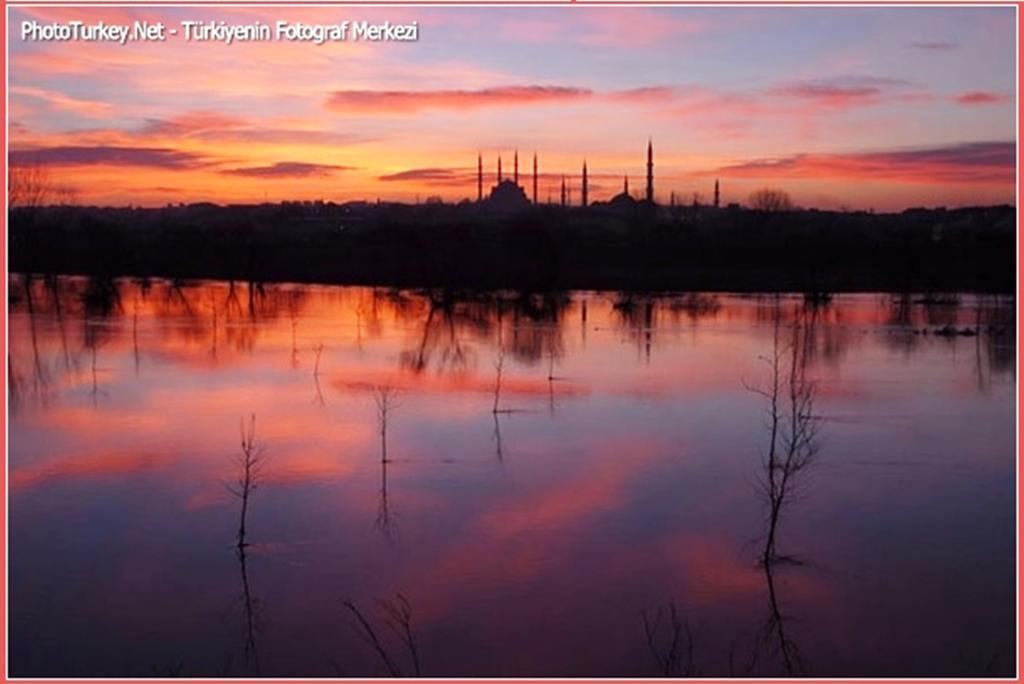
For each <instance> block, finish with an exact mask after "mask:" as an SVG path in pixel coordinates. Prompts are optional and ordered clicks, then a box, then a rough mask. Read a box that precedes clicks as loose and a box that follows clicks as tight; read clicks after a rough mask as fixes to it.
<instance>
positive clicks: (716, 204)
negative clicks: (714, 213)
mask: <svg viewBox="0 0 1024 684" xmlns="http://www.w3.org/2000/svg"><path fill="white" fill-rule="evenodd" d="M717 208H718V179H717V178H716V179H715V209H717Z"/></svg>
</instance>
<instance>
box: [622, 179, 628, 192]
mask: <svg viewBox="0 0 1024 684" xmlns="http://www.w3.org/2000/svg"><path fill="white" fill-rule="evenodd" d="M622 194H623V195H629V174H627V175H625V176H623V177H622Z"/></svg>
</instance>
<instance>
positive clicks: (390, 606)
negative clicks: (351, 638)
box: [342, 594, 421, 677]
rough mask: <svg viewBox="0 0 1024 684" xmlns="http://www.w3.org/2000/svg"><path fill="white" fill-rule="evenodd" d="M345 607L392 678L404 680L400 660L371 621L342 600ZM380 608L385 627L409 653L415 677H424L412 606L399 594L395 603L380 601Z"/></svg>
mask: <svg viewBox="0 0 1024 684" xmlns="http://www.w3.org/2000/svg"><path fill="white" fill-rule="evenodd" d="M342 605H344V606H345V607H346V608H347V609H348V610H349V612H350V613H351V614H352V617H353V618H354V619H355V626H356V631H357V632H359V634H360V635H361V636H362V637H363V639H364V640H365V641H366V643H367V644H368V645H369V646H370V648H372V649H373V651H374V652H375V653H376V654H377V656H378V657H379V658H380V659H381V662H382V663H384V667H385V668H386V669H387V671H388V673H389V674H390V675H391V676H392V677H403V676H404V675H403V674H402V668H401V666H400V665H399V663H398V658H397V657H395V656H394V655H393V654H392V653H391V651H390V650H389V649H388V646H387V644H386V643H385V640H384V638H383V637H382V635H381V634H379V633H378V632H377V630H376V629H375V628H374V626H373V624H372V623H371V622H370V620H369V618H367V617H366V615H364V614H363V612H362V611H361V610H359V607H358V606H356V604H355V603H354V602H352V601H351V600H345V601H342ZM377 606H378V607H379V608H380V609H381V610H382V611H383V612H384V624H385V625H386V626H387V627H388V629H390V630H391V632H392V633H393V634H394V635H395V636H396V637H397V638H398V639H399V640H400V641H401V642H402V644H403V645H404V646H405V648H406V650H407V651H408V652H409V656H410V659H411V661H412V666H413V672H415V676H417V677H419V676H421V671H420V657H419V649H418V648H417V645H416V636H415V632H414V630H413V627H412V606H411V605H410V603H409V600H408V599H407V598H405V596H403V595H402V594H396V597H395V599H394V600H391V599H377Z"/></svg>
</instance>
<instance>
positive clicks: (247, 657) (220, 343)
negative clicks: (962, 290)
mask: <svg viewBox="0 0 1024 684" xmlns="http://www.w3.org/2000/svg"><path fill="white" fill-rule="evenodd" d="M9 293H10V339H11V345H10V350H9V356H8V370H9V377H10V382H9V384H8V392H9V397H10V400H11V403H10V405H11V425H10V494H11V521H10V523H11V553H12V565H11V593H12V597H13V600H12V609H11V610H12V612H11V630H12V641H11V662H12V668H13V672H15V673H17V674H26V675H28V674H36V675H90V674H92V675H96V674H102V675H117V674H121V675H131V674H137V673H139V672H149V671H152V669H153V663H165V662H171V661H173V662H178V661H179V660H180V662H182V663H183V664H184V665H183V666H182V667H180V668H177V667H176V671H177V670H178V669H180V670H181V671H182V672H181V673H182V674H185V675H192V676H198V675H214V676H216V675H219V674H222V673H223V672H225V670H226V669H232V668H230V667H228V668H226V667H225V665H224V654H225V653H227V652H231V653H235V654H237V653H238V652H239V639H238V631H237V629H238V624H239V621H238V616H237V615H232V619H231V620H230V621H228V622H225V621H224V620H219V619H218V617H219V615H220V612H221V611H223V600H224V597H225V596H227V595H229V594H230V595H235V594H237V593H238V592H239V582H240V583H241V595H242V607H243V615H242V620H241V624H242V627H243V629H242V632H243V635H242V636H243V638H242V651H241V652H242V656H243V661H244V665H243V668H244V671H245V673H246V674H251V675H255V674H259V675H263V676H284V675H292V676H306V675H320V676H323V675H332V674H336V673H337V672H341V671H343V672H344V673H345V674H348V675H351V676H365V675H377V674H381V673H382V668H383V671H384V672H387V673H392V670H391V667H389V666H388V665H387V662H386V661H385V659H384V658H383V656H382V655H381V649H382V650H383V651H384V652H386V653H387V654H388V658H389V659H390V662H391V664H392V665H393V666H394V667H395V668H396V669H397V670H400V671H401V672H402V673H404V674H407V675H412V674H418V673H420V670H421V665H422V666H425V669H427V670H429V674H430V675H431V676H449V675H452V676H474V675H476V676H481V675H495V676H539V675H550V676H558V675H576V676H599V675H622V676H646V675H649V674H661V675H669V676H686V675H706V676H722V675H730V674H732V675H743V676H767V675H778V674H787V675H788V674H793V675H851V676H852V675H879V674H882V675H900V674H902V675H917V676H933V675H940V674H944V675H954V674H965V673H970V672H976V671H978V670H980V669H986V671H995V672H997V673H999V674H1006V673H1007V672H1008V671H1009V669H1008V668H1010V667H1011V665H1012V663H1011V661H1012V658H1006V657H996V656H998V654H1008V653H1012V652H1013V644H1014V640H1013V637H1014V629H1013V617H1014V616H1013V610H1012V606H1013V596H1014V565H1013V558H1014V554H1013V551H1014V546H1013V539H1014V535H1013V530H1014V526H1013V524H1014V516H1013V511H1014V508H1013V502H1014V498H1013V497H1014V488H1013V482H1014V479H1013V478H1014V472H1015V471H1014V468H1015V466H1014V413H1013V410H1014V399H1013V397H1014V390H1015V387H1014V385H1015V378H1014V357H1015V348H1014V332H1015V326H1016V322H1015V319H1014V302H1013V301H1012V300H1009V299H1007V298H1002V297H995V296H977V295H964V294H961V295H955V296H954V295H941V296H940V295H935V294H931V295H890V294H865V295H836V296H833V297H831V298H827V297H809V298H807V297H801V296H796V297H792V296H779V295H728V294H714V293H680V294H661V295H653V294H646V293H602V292H571V293H566V292H533V293H520V292H491V293H475V292H469V293H459V292H450V291H442V290H426V291H412V290H394V289H387V288H362V287H359V288H347V287H316V286H301V285H287V284H285V285H269V284H260V283H247V282H191V281H176V282H175V281H165V280H158V279H149V280H110V279H106V280H102V279H82V278H38V277H26V276H14V277H12V279H11V281H10V287H9ZM964 331H969V332H964ZM311 385H312V386H311ZM745 385H746V386H745ZM750 389H755V390H757V391H754V392H752V391H750ZM240 415H243V416H249V418H248V419H247V420H246V422H245V423H244V425H243V429H242V436H241V442H239V438H238V435H237V433H234V431H233V430H231V431H225V430H224V427H225V426H226V425H228V426H230V425H235V424H237V421H238V416H240ZM255 415H258V416H259V435H258V439H257V435H256V425H255V418H254V416H255ZM240 445H241V449H240ZM247 445H248V448H249V450H250V451H252V452H253V453H254V454H260V452H259V449H258V448H259V447H265V448H266V450H267V453H272V454H273V467H272V468H270V469H267V470H266V471H265V472H261V473H260V474H261V476H262V482H261V483H260V484H261V485H263V484H265V485H267V486H266V487H263V486H261V487H260V489H259V494H258V499H256V500H255V504H254V505H253V502H252V501H249V500H248V499H247V498H246V497H239V496H232V492H229V491H227V490H225V488H224V487H223V485H222V484H221V483H222V482H225V481H227V482H232V483H235V484H237V485H238V486H237V487H234V489H235V490H236V491H238V492H244V491H245V486H244V483H245V477H244V471H245V469H244V467H243V468H242V469H241V470H239V465H240V463H239V462H234V461H233V460H232V459H234V458H241V459H242V461H241V463H242V464H243V465H244V461H245V454H246V448H247ZM509 445H511V447H512V448H511V450H510V448H509ZM759 448H760V449H761V453H762V455H763V458H761V459H760V460H758V459H757V457H755V456H754V454H756V453H757V452H758V450H759ZM819 449H824V450H823V451H820V452H819ZM510 451H511V453H510ZM513 455H514V457H512V456H513ZM819 456H820V458H818V457H819ZM812 466H813V467H812ZM240 473H241V475H240ZM752 479H756V480H758V482H759V485H760V486H759V488H758V489H757V490H756V492H754V493H752V491H751V487H750V483H751V480H752ZM812 484H813V488H812V487H811V485H812ZM249 491H250V493H251V487H250V488H249ZM396 500H397V501H398V502H399V503H400V504H401V507H400V508H401V513H402V515H401V531H402V534H401V535H396V534H395V527H396V526H395V520H396V514H395V501H396ZM794 502H798V505H794ZM240 512H241V518H240V517H239V515H240ZM953 512H955V516H956V519H957V523H956V524H955V525H948V524H942V521H943V520H947V521H948V519H949V516H950V515H953V514H954V513H953ZM152 530H161V531H163V534H159V535H155V534H152ZM249 530H251V531H252V534H254V535H255V539H256V540H257V541H256V542H251V541H249V540H248V534H249ZM753 536H756V541H755V542H751V538H752V537H753ZM39 540H48V542H47V543H45V544H44V543H41V542H40V541H39ZM229 540H234V541H235V542H236V546H237V549H238V550H237V558H230V557H228V558H226V554H225V553H224V551H225V546H226V545H227V543H228V541H229ZM754 547H756V552H755V553H751V552H750V549H751V548H754ZM254 561H256V567H257V568H258V569H259V573H258V577H253V576H251V571H252V569H253V562H254ZM256 585H258V592H257V591H256V590H257V586H256ZM339 587H344V590H343V591H339ZM257 593H258V595H259V597H260V598H259V599H258V598H257ZM339 593H341V594H343V595H347V596H351V597H352V598H351V600H350V604H351V607H347V606H345V605H342V607H341V610H339V603H338V600H337V599H338V596H339ZM382 596H383V597H393V598H389V599H386V600H384V601H379V600H377V599H375V598H374V597H382ZM264 598H265V599H267V600H266V601H263V600H261V599H264ZM57 606H64V607H68V606H70V608H65V609H63V611H60V610H57V609H56V607H57ZM413 606H415V620H413ZM643 606H647V607H648V609H647V610H646V611H638V607H643ZM652 606H653V608H651V607H652ZM1007 607H1009V608H1007ZM638 612H639V613H640V616H639V617H638ZM357 613H358V615H361V616H362V618H363V620H362V621H360V619H359V617H358V615H357ZM154 615H160V616H161V619H160V620H159V621H155V620H154V618H153V616H154ZM641 618H642V620H641ZM260 624H268V625H271V624H272V625H273V627H274V629H273V631H272V633H267V634H263V633H262V632H261V630H260V629H259V626H260ZM86 625H88V628H87V627H86ZM346 625H347V627H346ZM351 627H355V628H356V633H357V634H358V635H359V636H360V637H361V639H356V640H351V639H350V640H345V639H342V640H341V643H339V638H338V635H339V634H341V633H343V632H345V629H348V628H351ZM641 627H643V628H644V629H642V630H641ZM342 628H345V629H342ZM368 628H369V629H368ZM371 634H375V635H376V637H377V639H378V642H379V644H380V645H381V649H377V648H376V647H375V646H373V645H372V643H371V642H372V638H371ZM922 635H926V636H922ZM257 640H258V642H259V644H258V649H257ZM350 642H351V643H350ZM951 642H953V643H963V644H964V645H965V652H967V653H970V654H971V655H970V656H969V657H967V656H965V657H964V658H963V659H961V660H958V661H956V662H950V659H949V658H948V657H947V655H946V654H945V650H944V647H943V644H945V643H951ZM797 644H799V647H797ZM125 653H128V654H131V655H130V656H125V655H124V654H125ZM257 653H258V657H257ZM748 654H749V655H748ZM993 654H996V656H994V655H993ZM421 656H425V657H424V662H423V663H420V657H421ZM169 657H170V660H169ZM126 658H127V661H126ZM236 658H237V656H236ZM236 663H237V660H236ZM993 663H994V664H993ZM339 664H340V665H339ZM341 666H343V667H341ZM234 669H239V668H238V667H237V665H236V667H235V668H234Z"/></svg>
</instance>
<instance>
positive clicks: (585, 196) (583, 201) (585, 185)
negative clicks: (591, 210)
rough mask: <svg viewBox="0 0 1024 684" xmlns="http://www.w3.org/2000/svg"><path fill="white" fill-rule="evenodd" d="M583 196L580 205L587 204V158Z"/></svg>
mask: <svg viewBox="0 0 1024 684" xmlns="http://www.w3.org/2000/svg"><path fill="white" fill-rule="evenodd" d="M582 194H583V196H582V198H581V199H580V206H581V207H586V206H587V160H586V159H584V160H583V193H582Z"/></svg>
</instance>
